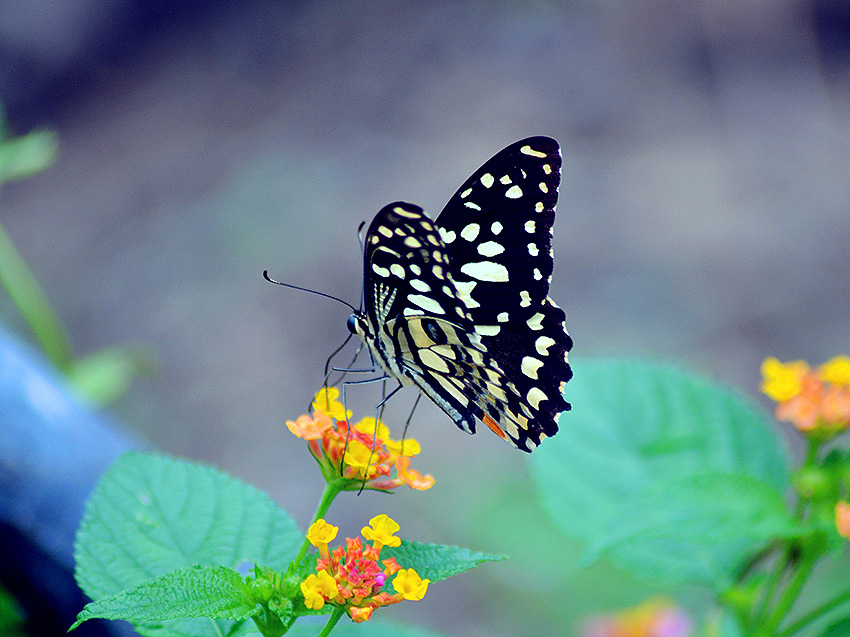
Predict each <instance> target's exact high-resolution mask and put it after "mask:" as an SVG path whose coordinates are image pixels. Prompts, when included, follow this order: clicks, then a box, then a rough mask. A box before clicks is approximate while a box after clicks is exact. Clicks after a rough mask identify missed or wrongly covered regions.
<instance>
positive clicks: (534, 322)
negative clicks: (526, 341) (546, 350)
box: [526, 312, 543, 332]
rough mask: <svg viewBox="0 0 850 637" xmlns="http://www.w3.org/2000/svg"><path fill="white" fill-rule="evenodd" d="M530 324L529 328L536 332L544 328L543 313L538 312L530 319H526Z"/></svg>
mask: <svg viewBox="0 0 850 637" xmlns="http://www.w3.org/2000/svg"><path fill="white" fill-rule="evenodd" d="M526 324H527V325H528V329H530V330H534V331H535V332H539V331H540V330H542V329H543V315H542V314H541V313H540V312H538V313H537V314H535V315H534V316H532V317H531V318H530V319H528V321H526Z"/></svg>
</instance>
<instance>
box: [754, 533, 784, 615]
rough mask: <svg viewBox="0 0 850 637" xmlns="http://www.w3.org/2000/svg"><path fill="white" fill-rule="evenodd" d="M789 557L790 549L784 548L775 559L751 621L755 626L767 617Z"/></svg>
mask: <svg viewBox="0 0 850 637" xmlns="http://www.w3.org/2000/svg"><path fill="white" fill-rule="evenodd" d="M790 556H791V548H790V547H786V548H785V550H784V551H782V555H780V556H779V557H778V558H777V560H776V564H774V566H773V572H772V573H771V574H770V577H769V579H768V580H767V582H766V583H765V587H764V590H763V591H762V598H761V603H760V604H759V608H758V610H757V611H756V613H755V615H754V616H753V618H752V621H753V622H755V623H756V625H758V623H759V622H761V620H762V619H763V618H764V617H765V616H766V615H767V612H768V611H767V609H768V606H769V605H770V602H771V600H772V599H773V596H774V594H775V593H776V589H777V587H778V586H779V583H780V582H781V581H782V576H783V575H784V574H785V570H786V569H787V568H788V563H789V561H790Z"/></svg>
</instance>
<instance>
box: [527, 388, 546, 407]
mask: <svg viewBox="0 0 850 637" xmlns="http://www.w3.org/2000/svg"><path fill="white" fill-rule="evenodd" d="M525 399H526V400H527V401H528V404H529V405H531V406H532V407H534V408H535V409H539V408H540V403H541V402H543V401H544V400H546V394H544V393H543V390H542V389H540V388H539V387H532V388H531V389H529V390H528V394H527V395H526V397H525Z"/></svg>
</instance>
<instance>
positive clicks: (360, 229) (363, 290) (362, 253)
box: [357, 221, 366, 312]
mask: <svg viewBox="0 0 850 637" xmlns="http://www.w3.org/2000/svg"><path fill="white" fill-rule="evenodd" d="M365 225H366V222H365V221H361V222H360V225H359V226H357V241H359V242H360V258H361V259H363V258H365V255H366V246H365V245H364V244H363V226H365ZM365 302H366V286H365V285H364V286H363V287H361V288H360V307H361V312H362V308H363V306H364V304H365Z"/></svg>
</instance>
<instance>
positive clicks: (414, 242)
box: [404, 237, 422, 248]
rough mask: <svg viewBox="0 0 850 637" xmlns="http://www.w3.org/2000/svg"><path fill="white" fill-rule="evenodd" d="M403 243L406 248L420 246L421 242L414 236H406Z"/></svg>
mask: <svg viewBox="0 0 850 637" xmlns="http://www.w3.org/2000/svg"><path fill="white" fill-rule="evenodd" d="M404 245H406V246H407V247H408V248H421V247H422V242H421V241H419V239H417V238H416V237H406V238H405V240H404Z"/></svg>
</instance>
